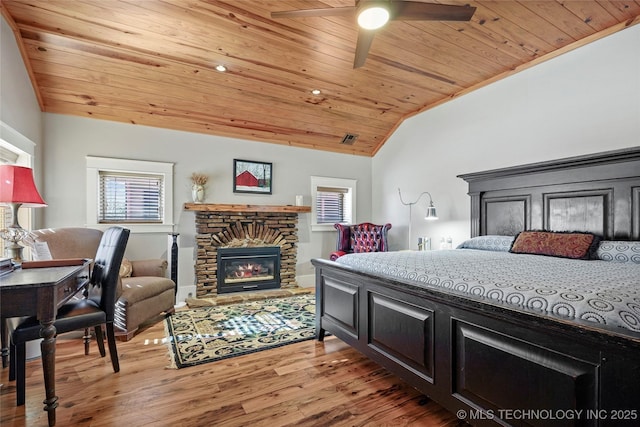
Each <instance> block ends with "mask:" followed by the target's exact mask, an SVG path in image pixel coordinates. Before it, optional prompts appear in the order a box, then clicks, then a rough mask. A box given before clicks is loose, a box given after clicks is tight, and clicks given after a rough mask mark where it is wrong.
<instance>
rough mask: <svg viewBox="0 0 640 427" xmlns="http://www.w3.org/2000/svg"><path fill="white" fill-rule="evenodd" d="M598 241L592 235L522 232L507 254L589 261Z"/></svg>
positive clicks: (596, 237)
mask: <svg viewBox="0 0 640 427" xmlns="http://www.w3.org/2000/svg"><path fill="white" fill-rule="evenodd" d="M599 240H600V239H599V238H598V236H596V235H595V234H592V233H581V232H553V231H522V232H520V233H519V234H518V235H517V236H516V238H515V240H514V241H513V244H512V245H511V249H510V250H509V252H512V253H516V254H533V255H548V256H555V257H561V258H572V259H590V258H591V254H592V253H593V252H594V251H595V250H596V249H597V247H598V242H599Z"/></svg>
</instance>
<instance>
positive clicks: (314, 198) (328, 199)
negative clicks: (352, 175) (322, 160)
mask: <svg viewBox="0 0 640 427" xmlns="http://www.w3.org/2000/svg"><path fill="white" fill-rule="evenodd" d="M311 202H312V203H311V204H312V208H311V209H312V215H313V216H312V217H311V218H312V220H311V221H312V222H311V229H312V230H313V231H335V229H334V227H333V225H334V224H336V223H343V224H352V223H354V222H355V220H356V180H355V179H347V178H329V177H322V176H312V177H311Z"/></svg>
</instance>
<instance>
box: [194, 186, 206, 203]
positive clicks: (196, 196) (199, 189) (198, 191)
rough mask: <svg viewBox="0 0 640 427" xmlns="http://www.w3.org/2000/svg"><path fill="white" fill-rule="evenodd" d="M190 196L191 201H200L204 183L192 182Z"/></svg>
mask: <svg viewBox="0 0 640 427" xmlns="http://www.w3.org/2000/svg"><path fill="white" fill-rule="evenodd" d="M191 198H192V199H193V203H202V201H203V200H204V185H200V184H193V187H191Z"/></svg>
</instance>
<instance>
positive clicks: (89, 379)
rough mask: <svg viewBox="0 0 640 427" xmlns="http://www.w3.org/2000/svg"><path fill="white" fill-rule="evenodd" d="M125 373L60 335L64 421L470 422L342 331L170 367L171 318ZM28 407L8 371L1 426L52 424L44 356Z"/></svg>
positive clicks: (124, 361)
mask: <svg viewBox="0 0 640 427" xmlns="http://www.w3.org/2000/svg"><path fill="white" fill-rule="evenodd" d="M118 351H119V355H120V372H119V373H117V374H115V373H114V372H113V370H112V367H111V362H110V359H109V356H108V352H107V356H106V357H105V358H101V357H100V355H99V354H98V350H97V347H96V345H95V342H94V343H92V347H91V354H90V355H89V356H85V355H84V351H83V344H82V340H81V339H78V338H77V337H69V336H61V337H59V338H58V346H57V353H56V360H57V364H56V379H57V383H56V384H57V385H56V387H57V388H56V394H57V395H58V397H59V398H60V400H59V404H60V406H59V407H58V409H57V411H56V415H57V426H71V425H72V426H126V427H138V426H169V425H170V426H189V427H192V426H216V427H217V426H269V427H278V426H296V427H304V426H314V427H315V426H332V427H333V426H462V425H466V424H465V423H463V422H461V421H459V420H457V418H456V417H455V415H453V414H451V413H449V412H447V411H446V410H444V409H443V408H442V407H440V406H439V405H437V404H436V403H434V402H432V401H429V400H428V399H427V398H426V397H424V396H423V395H422V394H420V393H419V392H418V391H416V390H415V389H413V388H411V387H409V386H408V385H406V384H405V383H403V382H402V381H400V380H399V379H397V378H396V377H394V376H393V375H391V374H389V373H388V372H387V371H385V370H384V369H382V368H380V367H379V366H378V365H376V364H375V363H373V362H371V361H370V360H369V359H367V358H365V357H363V356H362V355H361V354H360V353H358V352H356V351H354V350H352V349H351V348H350V347H348V346H347V345H346V344H344V343H343V342H341V341H340V340H338V339H337V338H335V337H327V338H326V340H325V341H324V343H319V342H316V341H315V340H311V341H305V342H302V343H297V344H292V345H288V346H284V347H280V348H277V349H273V350H267V351H262V352H258V353H254V354H251V355H246V356H240V357H235V358H231V359H226V360H222V361H219V362H214V363H208V364H204V365H200V366H195V367H189V368H183V369H179V370H176V369H169V368H168V366H169V356H168V346H167V344H166V343H165V332H164V322H163V321H162V318H158V319H157V321H156V322H155V323H153V324H151V325H149V326H147V327H146V329H145V330H143V331H141V332H139V333H138V334H137V335H136V336H135V337H134V338H133V339H132V340H131V341H128V342H118ZM27 375H28V377H27V401H26V405H24V406H21V407H16V406H15V382H9V381H8V377H9V369H2V372H1V374H0V384H1V386H0V425H2V426H3V427H9V426H46V425H47V416H46V413H45V412H44V411H43V409H42V408H43V405H42V400H43V399H44V387H43V384H42V366H41V362H40V360H39V359H37V360H33V361H29V362H27Z"/></svg>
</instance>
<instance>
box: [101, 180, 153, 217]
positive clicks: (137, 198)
mask: <svg viewBox="0 0 640 427" xmlns="http://www.w3.org/2000/svg"><path fill="white" fill-rule="evenodd" d="M163 187H164V185H163V177H162V176H161V175H148V174H133V173H116V172H107V171H100V198H99V206H98V221H99V222H101V223H118V222H126V223H132V222H138V223H162V221H163V215H164V213H163V206H164V191H163Z"/></svg>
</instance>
